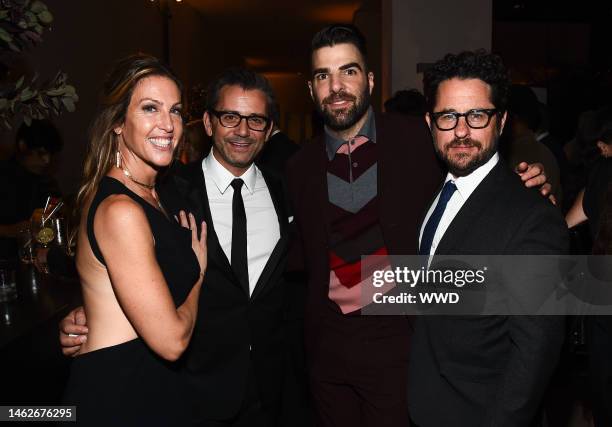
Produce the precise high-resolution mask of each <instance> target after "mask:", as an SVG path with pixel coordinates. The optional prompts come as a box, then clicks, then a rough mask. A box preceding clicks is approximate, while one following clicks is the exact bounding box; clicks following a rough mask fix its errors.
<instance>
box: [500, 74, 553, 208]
mask: <svg viewBox="0 0 612 427" xmlns="http://www.w3.org/2000/svg"><path fill="white" fill-rule="evenodd" d="M508 114H509V117H508V130H509V131H510V132H508V134H507V135H506V136H505V137H502V143H501V145H500V151H501V152H502V154H503V157H504V158H505V159H506V161H507V162H508V164H509V165H510V167H511V168H515V167H516V166H517V165H518V164H519V163H520V162H528V163H542V164H543V165H544V170H545V171H546V177H547V179H548V182H549V183H550V184H551V185H552V191H551V192H552V194H553V195H554V196H555V198H556V199H557V202H560V201H561V197H562V191H561V173H560V171H559V165H558V163H557V159H556V158H555V156H554V154H553V153H552V152H551V151H550V150H549V149H548V147H546V146H545V145H544V144H541V143H539V142H538V141H537V139H536V134H535V131H536V130H537V128H538V126H539V124H540V122H541V116H540V111H539V103H538V99H537V97H536V95H535V93H534V92H533V90H531V88H530V87H528V86H523V85H512V86H511V88H510V93H509V99H508Z"/></svg>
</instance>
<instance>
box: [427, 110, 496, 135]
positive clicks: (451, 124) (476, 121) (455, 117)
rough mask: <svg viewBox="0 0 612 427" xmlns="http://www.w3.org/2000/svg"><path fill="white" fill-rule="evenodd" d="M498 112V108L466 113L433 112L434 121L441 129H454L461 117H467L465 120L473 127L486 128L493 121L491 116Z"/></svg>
mask: <svg viewBox="0 0 612 427" xmlns="http://www.w3.org/2000/svg"><path fill="white" fill-rule="evenodd" d="M497 112H498V110H497V108H487V109H485V108H479V109H474V110H470V111H466V112H465V113H457V112H453V111H442V112H439V113H431V117H432V118H433V122H434V123H435V124H436V127H437V128H438V129H440V130H453V129H455V128H456V127H457V123H459V117H465V122H466V123H467V125H468V126H469V127H471V128H472V129H484V128H486V127H487V126H489V123H491V117H493V115H494V114H496V113H497Z"/></svg>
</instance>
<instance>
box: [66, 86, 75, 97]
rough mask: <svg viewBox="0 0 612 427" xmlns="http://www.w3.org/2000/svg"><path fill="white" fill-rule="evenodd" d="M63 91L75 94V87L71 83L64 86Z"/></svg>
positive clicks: (67, 93)
mask: <svg viewBox="0 0 612 427" xmlns="http://www.w3.org/2000/svg"><path fill="white" fill-rule="evenodd" d="M64 93H65V94H66V95H76V89H75V88H74V86H72V85H66V86H64Z"/></svg>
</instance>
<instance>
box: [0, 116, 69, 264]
mask: <svg viewBox="0 0 612 427" xmlns="http://www.w3.org/2000/svg"><path fill="white" fill-rule="evenodd" d="M15 142H16V144H15V154H14V155H13V156H12V157H11V158H10V159H8V160H6V161H2V162H0V258H16V257H17V245H16V243H15V238H16V237H17V234H18V233H19V231H20V230H22V229H25V228H28V227H29V225H30V218H31V217H32V213H33V212H34V210H35V209H37V208H43V207H44V206H45V202H46V200H47V197H49V196H59V195H60V190H59V186H58V185H57V182H56V181H55V179H53V178H52V177H51V176H50V168H51V164H52V160H53V157H54V155H55V154H56V153H58V152H59V151H60V150H61V149H62V146H63V141H62V138H61V136H60V133H59V131H58V130H57V128H56V127H55V126H54V125H53V124H52V123H51V122H49V121H48V120H33V121H32V123H31V124H30V125H29V126H28V125H27V124H25V123H23V124H22V125H21V126H20V127H19V130H18V131H17V136H16V141H15Z"/></svg>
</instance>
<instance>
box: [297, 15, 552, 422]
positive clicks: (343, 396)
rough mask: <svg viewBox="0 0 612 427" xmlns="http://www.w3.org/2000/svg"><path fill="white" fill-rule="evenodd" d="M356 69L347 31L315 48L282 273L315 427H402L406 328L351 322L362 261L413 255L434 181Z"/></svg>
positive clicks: (413, 124) (418, 127)
mask: <svg viewBox="0 0 612 427" xmlns="http://www.w3.org/2000/svg"><path fill="white" fill-rule="evenodd" d="M365 57H366V52H365V39H364V38H363V36H362V35H361V33H360V32H359V31H358V30H357V29H356V28H355V27H353V26H350V25H342V24H339V25H331V26H329V27H326V28H324V29H323V30H321V31H320V32H319V33H317V34H316V35H315V36H314V38H313V41H312V56H311V59H312V76H311V80H310V81H309V87H310V91H311V96H312V98H313V101H314V103H315V107H316V108H317V110H318V112H319V113H320V114H321V116H322V117H323V119H324V121H325V132H324V134H323V135H321V136H320V137H319V138H317V139H315V140H314V141H313V142H311V143H309V144H306V145H305V146H304V147H303V148H302V149H301V150H300V151H299V152H298V153H297V154H295V155H294V156H293V158H292V159H291V160H290V161H289V166H288V168H287V175H288V187H289V194H290V197H291V199H292V206H293V212H294V215H295V221H296V225H297V230H298V235H299V236H300V237H299V238H298V240H297V241H296V242H295V245H293V247H292V251H291V254H290V262H289V264H290V268H294V269H299V268H304V269H305V270H306V272H307V273H308V292H307V302H306V314H305V335H306V337H305V338H306V340H305V341H306V351H307V361H308V367H309V377H310V378H309V380H310V386H311V392H312V397H313V404H314V409H315V415H316V421H317V424H318V425H320V426H334V427H335V426H351V425H361V426H376V427H384V426H402V427H406V425H407V424H408V408H407V403H406V375H407V370H408V354H409V347H410V335H411V333H412V326H411V324H410V319H408V318H406V317H399V316H396V317H394V316H361V305H360V303H361V299H360V295H361V289H362V286H363V285H364V280H362V279H363V278H362V277H361V267H362V264H361V259H362V258H361V257H362V256H368V255H386V254H391V255H410V254H416V253H417V241H418V229H419V224H420V218H421V215H422V213H421V212H422V210H424V209H425V207H426V206H427V204H428V203H429V201H430V198H431V195H432V194H434V192H435V190H436V188H437V186H438V185H439V182H440V181H441V179H442V177H443V175H442V171H441V168H440V165H439V163H438V162H437V160H436V157H435V152H434V150H433V149H432V147H431V142H430V135H429V132H428V130H427V128H426V126H425V123H424V121H423V120H422V119H418V118H415V117H406V116H399V115H384V116H380V115H376V114H375V113H374V112H373V110H372V108H371V106H370V101H369V100H370V94H371V92H372V90H373V87H374V75H373V73H372V72H371V71H370V70H369V69H368V67H367V64H366V62H365ZM534 172H535V174H537V173H538V172H539V171H535V170H533V169H532V170H530V171H529V173H528V176H527V175H525V180H527V178H528V177H532V176H533V173H534ZM531 184H534V185H539V184H542V177H539V178H537V179H536V180H535V181H532V182H531ZM380 258H384V257H380ZM300 261H302V262H303V265H300ZM381 267H382V266H381Z"/></svg>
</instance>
